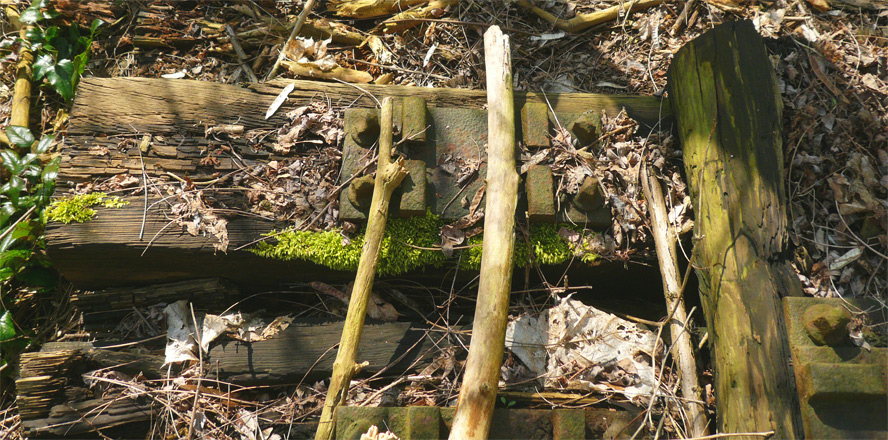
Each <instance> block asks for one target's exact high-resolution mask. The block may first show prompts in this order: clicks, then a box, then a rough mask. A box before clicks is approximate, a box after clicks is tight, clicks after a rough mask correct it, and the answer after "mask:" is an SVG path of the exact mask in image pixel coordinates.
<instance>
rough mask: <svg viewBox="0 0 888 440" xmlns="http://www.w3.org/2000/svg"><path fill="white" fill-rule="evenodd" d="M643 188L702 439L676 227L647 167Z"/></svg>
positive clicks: (686, 389) (695, 427)
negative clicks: (686, 325) (680, 275)
mask: <svg viewBox="0 0 888 440" xmlns="http://www.w3.org/2000/svg"><path fill="white" fill-rule="evenodd" d="M641 187H642V190H643V191H644V198H645V199H646V200H647V203H648V211H650V217H651V230H652V231H653V234H654V245H655V246H656V249H657V259H658V260H659V262H660V274H661V275H662V276H663V293H664V294H665V296H666V310H671V311H672V316H671V317H670V318H669V319H668V321H667V324H668V325H669V331H670V334H671V335H672V345H673V346H674V348H675V355H676V357H677V358H678V370H679V373H680V374H681V393H682V397H684V398H685V402H684V404H685V409H686V411H687V413H688V418H689V419H690V426H689V427H688V428H689V434H690V435H691V436H693V437H700V436H704V435H706V434H707V430H706V426H707V420H706V412H705V409H704V408H703V405H701V404H700V403H697V402H700V401H702V400H703V399H702V393H701V388H700V383H699V381H698V380H697V362H696V360H695V358H694V346H693V345H692V344H691V335H690V333H689V332H688V330H687V329H686V328H684V323H685V322H687V313H686V311H685V306H684V299H683V298H682V291H681V290H682V289H681V279H680V278H679V275H678V252H677V251H676V248H675V241H676V239H677V238H678V237H677V236H676V232H675V228H673V227H672V224H670V223H669V215H668V213H667V210H666V200H665V199H664V198H663V190H662V188H661V187H660V182H658V181H657V177H656V176H654V175H652V174H651V172H650V171H649V170H648V167H647V166H646V165H643V166H642V167H641Z"/></svg>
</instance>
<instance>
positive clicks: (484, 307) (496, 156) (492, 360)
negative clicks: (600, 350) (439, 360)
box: [450, 26, 518, 440]
mask: <svg viewBox="0 0 888 440" xmlns="http://www.w3.org/2000/svg"><path fill="white" fill-rule="evenodd" d="M484 61H485V67H486V72H487V127H488V128H487V129H488V147H487V158H488V166H487V203H486V205H485V207H484V212H485V215H484V247H483V249H482V251H481V278H480V280H479V283H478V304H477V305H476V307H475V320H474V321H473V322H474V324H473V325H474V330H473V332H472V343H471V345H470V346H469V357H468V359H467V360H466V369H465V373H464V375H463V381H462V385H461V386H460V390H459V399H458V401H457V404H456V414H455V415H454V417H453V427H452V428H451V431H450V439H451V440H462V439H478V440H481V439H486V438H487V436H488V434H489V432H490V425H491V418H492V416H493V407H494V405H495V404H496V393H497V389H498V388H499V378H500V367H501V365H502V361H503V350H504V345H505V337H506V324H507V322H508V317H509V295H510V293H511V291H512V283H511V281H512V270H513V268H514V264H512V253H513V251H514V236H515V208H516V206H517V204H518V172H517V171H516V170H515V149H516V147H517V143H516V141H515V113H516V111H515V106H514V100H513V92H512V60H511V57H510V45H509V37H508V36H507V35H503V33H502V31H501V30H500V28H499V27H498V26H491V27H490V28H489V29H488V30H487V32H485V33H484Z"/></svg>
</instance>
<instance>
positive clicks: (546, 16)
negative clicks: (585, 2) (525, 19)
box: [517, 0, 666, 33]
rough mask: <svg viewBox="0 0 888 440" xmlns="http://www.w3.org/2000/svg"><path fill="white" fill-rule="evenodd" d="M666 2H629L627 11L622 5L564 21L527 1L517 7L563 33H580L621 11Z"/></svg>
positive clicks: (617, 14) (614, 17) (613, 18)
mask: <svg viewBox="0 0 888 440" xmlns="http://www.w3.org/2000/svg"><path fill="white" fill-rule="evenodd" d="M664 1H666V0H637V1H633V2H629V5H628V11H626V10H625V9H624V6H623V5H617V6H613V7H610V8H607V9H602V10H600V11H595V12H592V13H589V14H577V16H576V17H574V18H571V19H570V20H565V19H563V18H558V17H556V16H555V15H552V14H551V13H549V12H548V11H546V10H544V9H541V8H539V7H537V6H534V5H533V3H531V2H529V1H528V0H518V2H517V3H518V6H521V7H522V8H525V9H528V10H530V11H531V12H533V13H534V14H536V15H538V16H539V17H540V18H542V19H543V20H546V21H548V22H549V23H552V25H554V26H555V27H557V28H558V29H561V30H562V31H564V32H570V33H574V32H580V31H582V30H584V29H588V28H590V27H592V26H595V25H598V24H602V23H607V22H608V21H612V20H616V19H617V18H619V17H620V12H621V11H626V12H635V11H640V10H642V9H647V8H650V7H653V6H657V5H659V4H660V3H663V2H664Z"/></svg>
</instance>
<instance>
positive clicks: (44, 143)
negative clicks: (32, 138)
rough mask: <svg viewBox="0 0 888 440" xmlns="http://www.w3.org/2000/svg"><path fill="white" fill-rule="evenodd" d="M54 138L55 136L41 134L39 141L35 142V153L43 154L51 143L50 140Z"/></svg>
mask: <svg viewBox="0 0 888 440" xmlns="http://www.w3.org/2000/svg"><path fill="white" fill-rule="evenodd" d="M54 140H55V136H52V135H47V136H43V138H42V139H40V142H38V143H37V147H36V148H35V149H34V152H35V153H37V154H43V153H46V152H47V151H49V147H50V146H51V145H52V142H53V141H54Z"/></svg>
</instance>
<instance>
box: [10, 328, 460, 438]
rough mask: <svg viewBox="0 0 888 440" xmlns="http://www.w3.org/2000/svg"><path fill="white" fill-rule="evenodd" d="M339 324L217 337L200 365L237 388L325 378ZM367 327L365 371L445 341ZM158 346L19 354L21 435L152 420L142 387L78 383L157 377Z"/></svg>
mask: <svg viewBox="0 0 888 440" xmlns="http://www.w3.org/2000/svg"><path fill="white" fill-rule="evenodd" d="M342 329H343V322H342V321H322V320H297V321H294V322H293V323H292V324H291V325H290V326H289V327H288V328H286V329H285V330H283V331H282V332H281V333H279V334H278V335H276V336H275V337H273V338H272V339H269V340H266V341H260V342H253V343H246V342H241V341H234V340H227V341H223V342H221V343H219V344H218V345H214V346H213V347H212V348H211V349H210V351H209V353H207V358H206V359H205V363H207V364H208V365H212V368H208V376H209V377H210V378H211V379H219V380H224V381H226V382H229V383H234V384H240V385H253V384H270V385H274V384H276V383H281V381H285V380H291V381H299V380H301V379H303V378H304V377H305V376H306V375H308V374H311V375H312V376H313V377H318V378H320V377H323V376H326V375H329V374H330V373H331V372H332V368H333V358H334V353H335V346H336V344H337V343H338V342H339V337H340V335H341V333H342ZM365 331H366V335H365V336H364V338H363V339H362V342H361V345H360V347H359V349H358V354H357V355H358V356H359V357H360V358H361V359H362V360H366V361H367V362H368V365H367V367H366V368H365V369H364V372H365V373H368V374H375V373H378V372H380V371H382V370H383V369H385V371H386V372H387V373H391V374H394V375H397V374H402V373H404V372H406V371H418V370H421V369H422V368H424V367H426V366H427V365H429V364H430V363H431V362H432V361H433V359H434V357H435V356H436V355H437V354H438V350H439V349H440V347H442V346H446V345H447V344H446V343H444V342H443V341H439V340H438V339H440V338H436V337H434V336H433V334H431V333H429V329H428V328H427V327H425V326H423V325H420V324H412V323H409V322H396V323H370V324H367V325H366V326H365ZM442 343H444V345H442ZM156 351H157V352H158V353H154V352H151V351H147V352H146V350H145V349H144V348H136V349H134V350H132V351H127V349H126V348H124V349H111V348H102V347H100V346H98V344H95V345H94V344H93V343H88V342H55V343H49V344H46V345H45V346H44V347H43V350H42V351H39V352H34V353H25V354H23V355H22V358H21V362H20V365H21V373H20V377H19V379H18V380H17V381H16V387H17V390H18V398H17V399H18V400H17V402H18V404H19V413H20V414H21V417H22V424H23V426H24V427H25V430H26V432H28V433H29V434H30V435H32V436H36V435H76V434H79V433H85V432H91V431H94V430H96V429H100V430H106V429H108V428H112V427H117V426H122V425H131V424H139V423H144V422H146V421H148V420H150V418H151V417H152V416H153V415H156V414H157V413H158V411H160V410H162V405H159V404H158V402H157V399H156V398H157V397H158V395H154V398H152V397H151V394H150V393H148V392H147V389H131V390H129V391H135V392H132V393H130V394H131V395H132V396H133V397H131V398H130V397H114V396H111V397H102V393H100V392H99V393H97V392H96V391H94V389H91V388H90V387H89V386H88V385H87V384H86V383H85V382H84V380H83V377H82V374H83V373H85V372H89V371H95V370H104V371H116V372H118V373H122V374H123V375H126V376H130V377H135V376H137V375H139V374H141V375H142V376H144V377H145V378H147V379H160V378H163V377H166V376H167V373H168V372H167V367H165V366H164V364H163V362H164V358H163V356H162V354H161V353H159V352H160V351H161V350H156ZM174 373H175V370H174ZM112 377H113V376H112ZM124 382H126V381H124ZM162 400H163V399H162Z"/></svg>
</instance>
